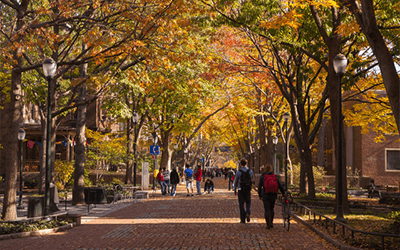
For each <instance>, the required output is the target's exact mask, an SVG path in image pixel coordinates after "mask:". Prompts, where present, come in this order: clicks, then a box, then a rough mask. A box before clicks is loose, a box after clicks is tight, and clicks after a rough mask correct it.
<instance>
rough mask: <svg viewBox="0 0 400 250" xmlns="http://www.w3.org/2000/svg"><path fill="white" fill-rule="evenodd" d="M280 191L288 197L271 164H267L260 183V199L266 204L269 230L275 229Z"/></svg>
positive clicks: (266, 219) (265, 210) (265, 211)
mask: <svg viewBox="0 0 400 250" xmlns="http://www.w3.org/2000/svg"><path fill="white" fill-rule="evenodd" d="M278 189H279V190H280V191H281V193H282V194H283V195H284V196H285V197H286V194H285V189H284V188H283V185H282V183H281V181H280V180H279V178H278V177H276V175H275V174H274V170H273V168H272V166H271V165H270V164H267V166H266V168H265V172H264V173H263V174H262V175H261V176H260V180H259V182H258V197H260V199H262V201H263V204H264V218H265V222H266V223H267V229H270V228H271V227H273V226H274V225H273V221H274V207H275V201H276V198H277V192H278Z"/></svg>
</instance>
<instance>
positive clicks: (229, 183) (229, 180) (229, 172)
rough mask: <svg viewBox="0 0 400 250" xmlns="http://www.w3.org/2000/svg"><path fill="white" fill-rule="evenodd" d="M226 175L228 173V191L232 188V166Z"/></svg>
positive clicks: (233, 174) (233, 173)
mask: <svg viewBox="0 0 400 250" xmlns="http://www.w3.org/2000/svg"><path fill="white" fill-rule="evenodd" d="M227 175H228V190H229V191H230V190H231V189H232V188H233V187H232V183H233V180H234V179H233V178H232V177H234V176H235V172H233V169H232V168H230V169H229V171H228V173H227Z"/></svg>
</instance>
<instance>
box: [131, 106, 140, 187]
mask: <svg viewBox="0 0 400 250" xmlns="http://www.w3.org/2000/svg"><path fill="white" fill-rule="evenodd" d="M139 118H140V117H139V115H138V114H137V113H136V112H135V113H133V115H132V121H133V124H134V125H135V144H134V145H133V157H134V160H135V161H134V163H133V186H136V171H137V131H136V125H137V124H138V122H139Z"/></svg>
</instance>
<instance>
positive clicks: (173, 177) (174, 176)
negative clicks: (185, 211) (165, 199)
mask: <svg viewBox="0 0 400 250" xmlns="http://www.w3.org/2000/svg"><path fill="white" fill-rule="evenodd" d="M170 182H171V196H175V195H176V185H178V183H179V174H178V172H177V171H176V169H175V168H173V169H172V172H171V174H170Z"/></svg>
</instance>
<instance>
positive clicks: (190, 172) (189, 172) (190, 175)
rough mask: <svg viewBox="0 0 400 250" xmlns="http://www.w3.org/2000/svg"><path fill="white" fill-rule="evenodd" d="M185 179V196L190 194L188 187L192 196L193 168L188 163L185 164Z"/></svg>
mask: <svg viewBox="0 0 400 250" xmlns="http://www.w3.org/2000/svg"><path fill="white" fill-rule="evenodd" d="M184 174H185V177H186V178H185V179H186V190H187V196H190V192H189V189H191V190H192V196H193V170H192V169H190V166H189V164H186V169H185V172H184Z"/></svg>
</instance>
